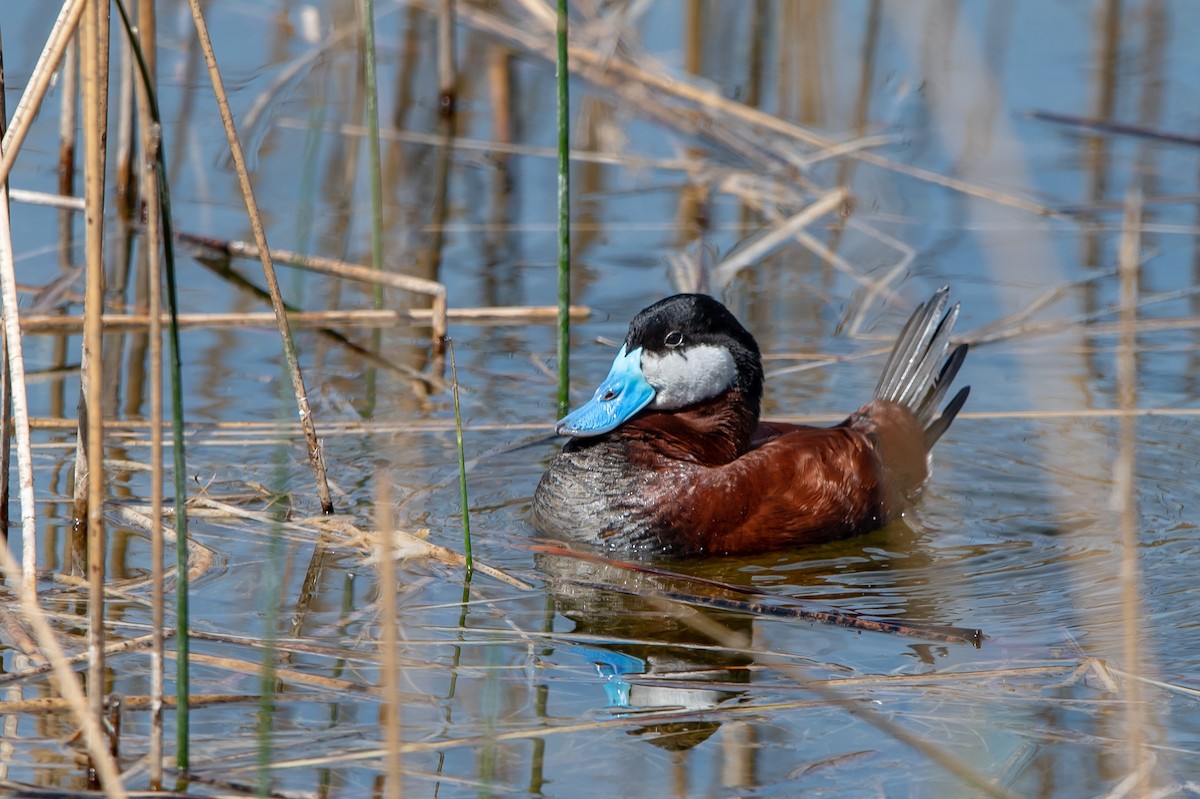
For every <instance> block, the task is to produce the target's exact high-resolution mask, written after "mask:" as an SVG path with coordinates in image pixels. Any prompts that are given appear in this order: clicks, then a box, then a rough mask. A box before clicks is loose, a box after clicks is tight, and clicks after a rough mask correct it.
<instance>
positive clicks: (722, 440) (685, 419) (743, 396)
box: [617, 388, 759, 466]
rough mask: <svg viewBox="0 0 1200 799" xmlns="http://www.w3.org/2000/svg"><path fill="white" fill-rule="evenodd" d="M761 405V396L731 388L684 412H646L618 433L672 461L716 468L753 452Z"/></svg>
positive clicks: (685, 409)
mask: <svg viewBox="0 0 1200 799" xmlns="http://www.w3.org/2000/svg"><path fill="white" fill-rule="evenodd" d="M758 406H759V400H758V397H750V396H748V394H747V392H746V390H745V389H742V388H731V389H729V390H727V391H725V392H724V393H722V394H720V395H718V396H716V397H713V398H712V399H710V400H705V401H704V402H700V403H697V404H696V405H692V406H690V407H688V408H684V409H682V410H676V411H650V412H646V413H643V414H641V415H639V416H638V417H637V418H636V419H634V420H633V421H631V422H629V423H627V424H626V425H624V426H622V427H621V428H619V430H618V431H617V432H618V434H619V435H622V437H628V438H629V439H636V440H638V441H640V442H642V443H643V444H645V445H648V446H650V447H652V448H653V449H654V450H656V451H658V452H661V453H664V454H667V455H669V456H670V457H671V458H674V459H679V460H691V461H695V462H697V463H701V464H704V465H706V466H716V465H720V464H725V463H729V462H730V461H732V460H734V459H735V458H738V457H740V456H742V455H744V454H745V453H746V452H747V451H748V450H749V449H750V441H751V439H752V437H753V435H754V431H755V429H756V428H757V426H758Z"/></svg>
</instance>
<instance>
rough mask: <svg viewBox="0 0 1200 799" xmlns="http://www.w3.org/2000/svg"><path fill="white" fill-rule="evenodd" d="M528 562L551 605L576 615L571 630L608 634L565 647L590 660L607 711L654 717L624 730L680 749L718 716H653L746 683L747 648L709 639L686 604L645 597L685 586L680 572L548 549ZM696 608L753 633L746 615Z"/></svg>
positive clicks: (709, 730)
mask: <svg viewBox="0 0 1200 799" xmlns="http://www.w3.org/2000/svg"><path fill="white" fill-rule="evenodd" d="M535 562H536V564H537V567H538V569H539V570H540V571H542V572H543V573H544V574H545V575H546V576H547V579H548V580H549V581H550V584H551V586H552V587H553V593H554V599H555V604H556V606H557V609H558V612H559V613H561V614H562V615H563V616H565V617H567V618H568V619H570V620H571V621H573V622H574V623H575V632H576V633H578V634H586V635H594V636H596V637H598V638H601V639H605V638H608V639H612V640H613V643H612V644H604V643H596V644H590V645H579V646H575V647H572V648H571V651H572V653H573V654H574V655H576V656H578V657H582V658H585V659H587V661H588V662H590V663H592V664H594V665H595V667H596V670H597V672H598V673H599V675H600V676H601V677H602V678H603V679H604V680H605V682H604V694H605V700H606V703H607V705H608V707H609V708H611V709H612V710H613V711H614V712H616V713H619V714H634V715H636V714H638V713H647V714H652V715H653V716H654V717H655V719H656V720H654V721H653V722H649V723H647V724H646V725H645V726H641V727H637V728H635V729H633V730H631V732H632V733H633V734H636V735H642V736H645V740H647V741H649V742H650V743H652V744H654V745H655V746H659V747H662V748H664V749H670V750H684V749H690V748H692V747H694V746H696V745H697V744H700V743H702V742H704V741H705V740H707V739H708V738H709V737H710V736H711V735H712V734H713V733H714V732H716V731H717V730H718V729H719V728H720V726H721V725H720V722H717V721H711V720H707V719H703V718H699V719H683V720H671V721H662V720H659V719H658V717H659V716H660V715H662V714H664V713H671V714H674V713H702V712H703V711H706V710H712V709H714V708H717V707H720V706H721V705H723V704H725V703H728V702H730V701H734V700H737V699H738V698H740V697H742V696H743V692H741V691H737V690H730V686H738V685H746V684H749V682H750V666H751V664H752V663H753V662H754V659H753V657H751V656H750V655H749V654H747V653H744V652H736V651H733V650H730V649H728V648H726V647H721V646H715V645H713V643H712V640H711V639H710V638H709V637H708V636H706V635H704V634H703V633H701V632H699V631H698V630H697V629H696V627H695V626H694V625H693V624H689V623H688V622H687V621H686V620H685V616H686V615H687V614H688V613H690V612H692V611H691V610H690V609H684V608H679V609H675V608H671V607H667V606H666V604H665V603H663V602H662V601H658V600H655V599H652V598H648V597H649V596H650V595H654V594H660V593H663V592H670V591H678V590H686V588H682V589H681V587H680V585H679V583H680V582H681V581H680V580H677V579H673V578H670V577H664V576H660V575H653V574H644V573H638V572H631V571H630V570H628V569H623V568H620V567H619V566H612V565H608V564H605V563H600V562H595V561H590V560H581V559H579V558H574V557H570V556H562V555H554V554H548V553H538V554H537V555H536V557H535ZM605 585H613V586H620V587H621V588H622V590H623V592H622V593H617V592H614V591H610V590H605V589H604V588H603V586H605ZM691 587H692V588H694V585H692V586H691ZM624 591H630V592H631V593H625V592H624ZM639 594H644V595H646V596H640V595H639ZM695 612H698V613H701V614H703V615H705V616H706V617H708V618H709V619H710V620H712V621H713V622H715V623H718V624H720V625H722V626H723V627H725V628H726V629H728V630H730V632H734V633H738V634H740V635H742V636H744V637H745V638H746V639H747V640H749V639H750V637H751V635H752V633H753V620H752V619H751V618H750V617H747V616H737V615H732V614H718V613H714V612H711V611H705V610H700V611H695ZM710 686H712V687H710ZM716 686H720V687H716Z"/></svg>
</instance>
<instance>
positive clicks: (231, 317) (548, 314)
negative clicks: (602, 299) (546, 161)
mask: <svg viewBox="0 0 1200 799" xmlns="http://www.w3.org/2000/svg"><path fill="white" fill-rule="evenodd" d="M557 313H558V310H557V309H556V308H554V307H552V306H548V305H538V306H513V307H503V308H455V309H453V310H451V311H450V312H449V313H448V314H447V315H448V317H449V318H450V319H453V320H454V321H456V322H460V323H476V324H496V325H526V324H538V323H542V324H545V323H549V322H553V321H555V318H556V314H557ZM589 316H591V309H590V308H587V307H586V306H582V305H572V306H571V319H572V321H580V320H586V319H587V318H588V317H589ZM102 318H103V320H104V329H105V330H106V331H109V332H112V331H119V330H140V329H144V328H146V327H148V326H149V325H150V324H151V323H152V321H153V319H154V317H152V316H151V315H150V314H104V315H103V317H102ZM287 318H288V321H289V322H290V323H291V324H292V325H294V326H297V327H329V326H332V325H340V326H358V327H395V326H397V325H401V324H406V323H407V324H416V325H432V324H433V323H434V320H433V311H432V310H431V309H429V308H403V309H399V310H384V311H374V310H360V311H295V312H290V313H288V315H287ZM158 319H159V322H160V324H163V323H166V322H167V320H168V317H167V315H166V314H165V313H160V314H159V315H158ZM83 321H84V320H83V317H82V316H64V315H62V314H28V315H26V316H24V317H23V318H22V320H21V327H22V330H23V331H24V332H25V334H26V335H33V334H37V333H64V332H78V331H80V330H82V329H83ZM178 321H179V327H180V328H190V327H213V328H219V327H263V326H268V325H273V324H275V315H274V314H273V313H271V312H269V311H267V312H262V313H190V314H179V316H178Z"/></svg>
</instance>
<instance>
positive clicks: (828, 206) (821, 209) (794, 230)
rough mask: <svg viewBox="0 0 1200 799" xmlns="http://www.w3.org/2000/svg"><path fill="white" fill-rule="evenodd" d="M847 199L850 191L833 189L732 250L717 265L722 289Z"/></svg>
mask: <svg viewBox="0 0 1200 799" xmlns="http://www.w3.org/2000/svg"><path fill="white" fill-rule="evenodd" d="M848 198H849V192H847V191H846V189H844V188H836V189H832V190H830V191H828V192H826V193H825V194H824V195H822V196H820V197H818V198H817V199H816V200H814V201H813V202H812V203H811V204H809V205H807V206H805V207H804V208H803V209H802V210H801V211H799V212H798V213H796V214H793V215H792V216H790V217H788V218H787V219H784V220H783V221H781V222H780V223H779V224H777V225H776V226H774V227H772V228H770V229H768V230H767V231H766V233H764V234H763V235H762V236H759V237H758V238H756V239H755V240H754V241H753V242H752V243H751V244H749V245H748V246H746V247H743V248H741V249H740V250H737V251H736V252H734V253H732V254H731V255H730V257H729V258H726V259H725V260H724V261H722V262H721V263H720V264H718V265H717V268H716V272H715V274H714V278H715V280H716V284H717V285H718V286H720V287H721V288H725V287H727V286H728V285H729V284H730V283H731V282H733V279H734V278H735V277H736V276H737V273H738V272H740V271H741V270H743V269H745V268H746V267H748V266H751V265H753V264H755V263H757V262H759V261H760V260H762V259H763V258H766V257H767V256H768V255H770V254H771V253H772V252H774V251H775V250H776V249H778V248H779V247H780V246H782V245H783V244H784V243H786V242H788V241H791V240H792V239H793V238H795V237H796V236H797V235H798V234H799V233H800V232H801V231H803V230H804V229H805V228H807V227H808V226H809V225H811V224H813V223H814V222H816V221H817V220H818V219H820V218H821V217H823V216H825V215H826V214H830V213H834V212H836V211H837V210H838V209H839V208H841V207H842V205H843V204H844V203H845V202H846V200H847V199H848Z"/></svg>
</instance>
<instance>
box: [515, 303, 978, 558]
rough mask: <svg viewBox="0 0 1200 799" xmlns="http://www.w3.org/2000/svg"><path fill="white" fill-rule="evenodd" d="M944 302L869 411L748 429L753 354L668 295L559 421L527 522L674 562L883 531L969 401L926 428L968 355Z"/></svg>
mask: <svg viewBox="0 0 1200 799" xmlns="http://www.w3.org/2000/svg"><path fill="white" fill-rule="evenodd" d="M947 294H948V293H947V291H946V290H945V289H942V290H941V291H939V292H938V293H937V294H935V295H934V297H933V298H932V299H931V300H930V301H929V302H928V303H925V304H924V305H922V306H921V307H920V308H918V309H917V311H916V312H915V313H914V314H913V317H912V318H911V319H910V320H909V322H908V324H907V325H906V326H905V328H904V330H903V331H902V332H901V334H900V337H899V339H898V341H897V344H896V347H895V349H894V350H893V353H892V356H891V357H890V358H889V361H888V365H887V367H885V370H884V374H883V376H882V378H881V379H880V383H879V386H878V387H877V388H876V396H875V398H874V399H872V400H871V401H870V402H868V403H867V404H865V405H863V406H862V407H861V408H860V409H859V410H858V411H856V412H855V413H854V414H852V415H851V416H850V417H849V418H848V419H846V420H845V421H844V422H842V423H841V424H839V425H836V426H834V427H828V428H821V427H806V426H799V425H788V424H779V423H771V422H762V423H760V422H759V419H758V409H759V404H760V398H761V392H762V367H761V361H760V358H759V354H758V347H757V345H756V344H755V343H754V340H753V337H752V336H750V334H749V333H748V332H746V331H745V329H744V328H742V326H741V325H740V324H739V323H738V322H737V320H736V319H734V317H733V316H732V314H729V312H728V311H727V310H726V309H725V308H724V306H721V305H720V303H717V302H716V301H715V300H713V299H711V298H708V297H702V296H700V295H677V296H676V297H672V298H668V299H667V300H663V301H662V302H660V303H657V304H655V305H653V306H651V307H650V308H647V309H646V310H645V311H643V312H642V313H641V314H639V315H638V317H637V318H635V319H634V322H633V323H632V324H631V325H630V331H629V335H628V336H627V338H626V341H625V346H624V347H623V348H622V351H621V354H620V355H619V356H618V359H617V362H616V363H615V364H614V368H613V372H612V373H610V376H609V379H608V380H606V381H605V383H604V384H602V385H601V388H600V390H598V391H597V394H596V397H595V398H593V400H592V402H591V403H588V405H585V406H584V407H582V408H581V409H580V410H579V411H576V412H575V413H574V414H572V415H571V416H568V417H567V418H566V419H564V420H563V421H562V422H560V424H559V429H560V432H564V433H567V434H570V435H573V436H575V437H574V438H573V439H572V440H571V441H570V442H568V443H567V445H566V446H565V447H564V448H563V451H562V452H561V453H560V454H559V455H558V456H556V458H555V459H554V461H552V463H551V464H550V467H549V469H548V470H547V471H546V473H545V475H544V476H543V478H542V481H541V483H540V484H539V485H538V488H537V491H536V492H535V494H534V502H533V517H532V518H533V522H534V524H535V525H536V526H537V527H538V528H539V529H541V530H543V531H544V532H547V533H549V534H551V535H555V536H558V537H563V538H567V539H570V540H578V541H584V542H588V543H592V544H596V545H599V546H601V547H604V548H606V549H609V550H613V551H616V552H619V553H621V554H624V555H649V554H668V555H685V554H698V553H713V554H717V553H720V554H734V553H751V552H761V551H766V550H771V549H778V548H783V547H790V546H796V545H803V544H809V543H816V542H819V541H826V540H830V539H835V538H841V537H844V536H848V535H854V534H857V533H863V532H867V531H869V530H873V529H875V528H877V527H880V526H882V525H884V524H886V523H888V522H889V521H891V520H893V519H895V518H896V517H897V516H899V515H900V513H901V512H903V510H904V509H905V507H907V505H908V503H909V502H910V501H911V500H912V498H913V497H914V495H915V494H916V493H917V492H918V491H919V489H920V488H921V486H922V485H923V484H924V482H925V480H926V478H927V476H928V453H929V448H930V447H932V446H933V443H934V442H936V440H937V438H938V437H939V436H940V435H941V434H942V433H943V432H944V431H945V429H946V427H948V426H949V424H950V422H951V421H952V420H953V418H954V415H955V414H956V413H957V412H958V410H959V408H961V407H962V404H963V402H964V401H965V400H966V396H967V389H963V390H962V391H960V392H959V393H958V394H957V395H956V396H955V397H954V398H953V399H952V400H951V401H950V403H949V404H948V405H947V407H946V409H945V411H944V412H943V414H942V415H941V416H940V417H939V418H937V419H933V418H932V416H933V412H934V409H935V408H936V406H937V405H939V404H940V403H941V401H942V399H943V397H944V395H945V393H946V391H947V389H948V387H949V384H950V381H951V380H952V379H953V378H954V375H955V373H956V372H957V371H958V368H959V366H960V365H961V363H962V359H963V357H964V356H965V354H966V346H965V345H960V346H958V347H957V348H955V349H954V350H953V351H952V352H950V354H949V356H947V355H946V352H947V349H948V342H949V337H950V330H951V328H952V326H953V323H954V319H955V316H956V314H957V306H955V307H954V308H952V309H950V311H949V312H945V306H946V300H947ZM635 356H636V357H635ZM729 375H732V377H731V378H730V377H729ZM710 377H711V378H712V379H711V380H710ZM639 381H641V382H639ZM639 391H641V392H643V393H640V394H639V393H638V392H639ZM631 394H632V395H634V399H635V400H636V401H629V402H626V397H627V396H629V395H631ZM647 396H650V399H649V400H647V399H646V397H647ZM664 398H665V399H664ZM639 403H640V404H639ZM597 414H599V416H597ZM598 420H599V421H598ZM614 422H615V423H614Z"/></svg>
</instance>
